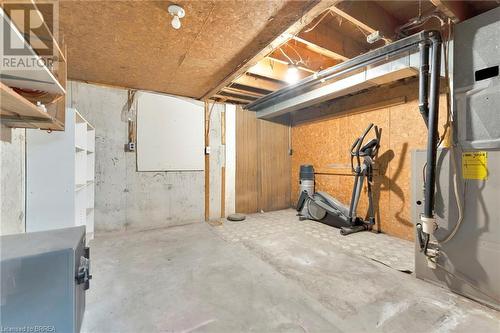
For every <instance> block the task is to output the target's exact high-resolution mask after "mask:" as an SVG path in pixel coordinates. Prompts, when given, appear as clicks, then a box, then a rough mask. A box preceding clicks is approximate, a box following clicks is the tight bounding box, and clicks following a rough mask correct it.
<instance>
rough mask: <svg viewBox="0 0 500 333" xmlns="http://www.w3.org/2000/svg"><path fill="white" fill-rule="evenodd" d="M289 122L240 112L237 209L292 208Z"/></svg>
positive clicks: (237, 145)
mask: <svg viewBox="0 0 500 333" xmlns="http://www.w3.org/2000/svg"><path fill="white" fill-rule="evenodd" d="M288 149H289V127H288V125H284V124H280V123H273V122H269V121H264V120H257V119H256V117H255V112H252V111H244V110H242V109H241V108H240V107H238V109H237V111H236V211H237V212H239V213H255V212H259V211H261V210H263V211H272V210H278V209H283V208H288V207H290V156H289V154H288Z"/></svg>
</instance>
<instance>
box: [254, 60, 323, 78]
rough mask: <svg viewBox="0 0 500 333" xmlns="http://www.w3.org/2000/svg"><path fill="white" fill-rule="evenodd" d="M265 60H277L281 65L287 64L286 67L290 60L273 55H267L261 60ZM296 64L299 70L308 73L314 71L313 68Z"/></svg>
mask: <svg viewBox="0 0 500 333" xmlns="http://www.w3.org/2000/svg"><path fill="white" fill-rule="evenodd" d="M266 60H270V61H273V62H278V63H280V64H283V65H285V66H287V68H288V65H289V64H290V61H289V60H288V59H287V60H284V59H281V58H279V57H274V56H267V57H266V58H265V59H264V60H263V61H266ZM294 64H296V63H295V62H294ZM296 65H297V67H298V68H299V70H301V71H304V72H308V73H310V74H313V73H316V71H315V70H312V69H310V68H307V67H305V66H304V65H303V64H296ZM306 76H307V75H306Z"/></svg>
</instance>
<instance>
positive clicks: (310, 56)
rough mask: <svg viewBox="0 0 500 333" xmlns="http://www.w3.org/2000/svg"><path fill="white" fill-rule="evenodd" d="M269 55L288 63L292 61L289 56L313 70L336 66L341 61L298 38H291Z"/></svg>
mask: <svg viewBox="0 0 500 333" xmlns="http://www.w3.org/2000/svg"><path fill="white" fill-rule="evenodd" d="M269 57H271V58H274V59H279V60H282V61H286V62H287V63H289V62H290V59H288V58H291V60H292V62H293V63H299V66H303V68H305V69H306V70H309V71H311V72H317V71H320V70H322V69H325V68H328V67H331V66H335V65H336V64H338V63H339V62H340V60H339V59H332V58H331V57H328V56H325V55H323V54H321V53H320V52H317V51H314V50H312V49H310V48H308V47H307V46H306V45H304V44H303V43H299V42H298V41H296V40H290V41H289V42H288V43H286V44H285V45H283V46H281V47H280V48H278V49H276V50H275V51H274V52H273V53H271V54H270V55H269Z"/></svg>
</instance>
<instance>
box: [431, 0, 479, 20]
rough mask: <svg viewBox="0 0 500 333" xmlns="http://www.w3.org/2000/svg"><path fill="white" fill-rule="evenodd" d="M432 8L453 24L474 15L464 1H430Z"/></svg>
mask: <svg viewBox="0 0 500 333" xmlns="http://www.w3.org/2000/svg"><path fill="white" fill-rule="evenodd" d="M430 1H431V2H432V4H433V5H434V6H436V8H437V9H438V10H439V11H440V12H441V13H443V14H445V15H446V16H448V17H449V18H450V19H451V20H452V21H453V22H454V23H457V22H460V21H464V20H466V19H468V18H469V17H471V16H472V15H474V13H473V11H472V10H471V8H469V7H470V6H469V5H468V4H467V3H466V2H465V1H450V0H430Z"/></svg>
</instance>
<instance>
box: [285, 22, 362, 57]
mask: <svg viewBox="0 0 500 333" xmlns="http://www.w3.org/2000/svg"><path fill="white" fill-rule="evenodd" d="M294 39H295V40H296V41H297V42H300V43H303V44H304V45H306V46H307V48H309V49H310V50H312V51H314V52H318V53H320V54H323V55H325V56H329V57H330V58H333V59H337V60H339V61H345V60H348V59H351V58H354V57H356V56H358V55H360V54H363V53H365V52H367V51H368V49H367V48H366V47H364V46H363V45H362V44H360V43H358V42H356V41H355V40H353V39H352V38H349V37H348V36H346V35H344V34H342V33H341V32H340V31H338V30H336V29H334V28H333V27H332V26H330V25H327V24H319V25H318V26H316V27H315V28H314V29H313V30H311V31H309V32H301V33H300V34H298V35H297V36H295V37H294Z"/></svg>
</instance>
